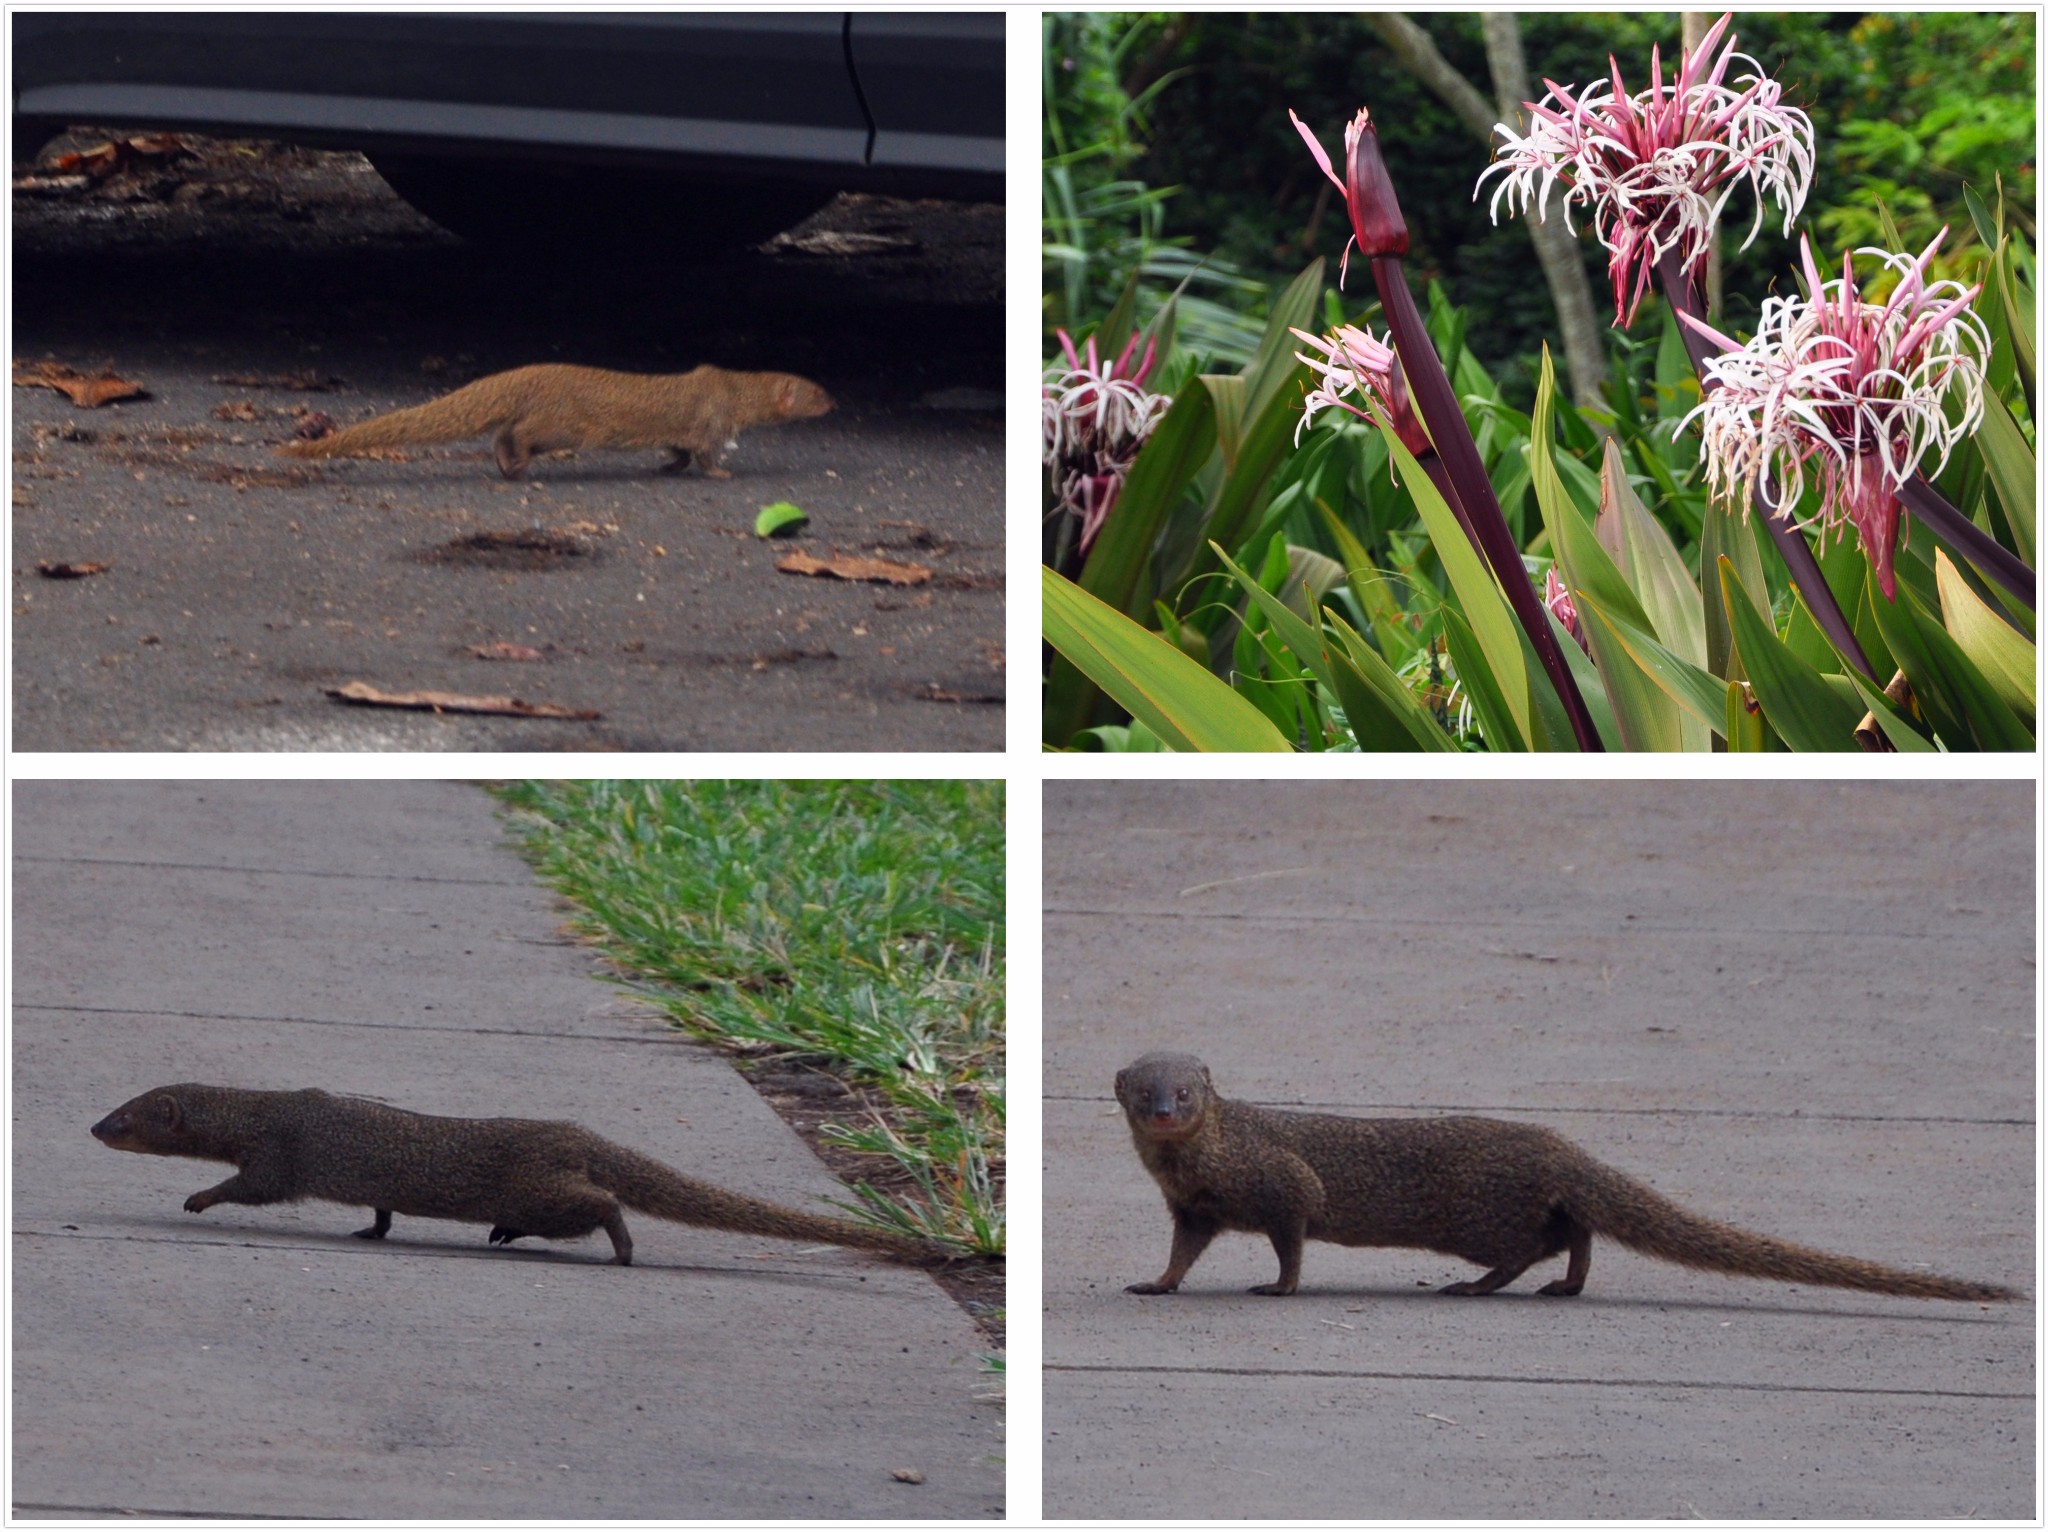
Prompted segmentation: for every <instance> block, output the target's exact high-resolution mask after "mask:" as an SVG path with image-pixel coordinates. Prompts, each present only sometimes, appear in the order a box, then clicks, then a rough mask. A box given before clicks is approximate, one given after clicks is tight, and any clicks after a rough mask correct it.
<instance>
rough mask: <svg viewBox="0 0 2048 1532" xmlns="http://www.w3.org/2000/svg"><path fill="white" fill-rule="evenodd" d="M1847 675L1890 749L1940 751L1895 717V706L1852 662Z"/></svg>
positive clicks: (1905, 752)
mask: <svg viewBox="0 0 2048 1532" xmlns="http://www.w3.org/2000/svg"><path fill="white" fill-rule="evenodd" d="M1848 676H1849V684H1850V685H1852V686H1854V687H1855V688H1856V691H1857V694H1858V695H1859V696H1861V697H1862V698H1863V704H1864V706H1865V707H1867V708H1869V709H1870V713H1871V716H1872V717H1874V718H1875V719H1876V720H1877V727H1878V729H1879V730H1880V731H1881V732H1882V733H1883V734H1884V737H1885V738H1886V739H1888V740H1890V741H1891V746H1892V749H1894V750H1896V751H1898V752H1899V754H1901V755H1938V754H1940V752H1939V751H1938V750H1936V749H1935V748H1934V746H1933V745H1931V744H1930V743H1928V741H1927V740H1926V739H1925V738H1924V737H1923V736H1922V735H1921V733H1920V731H1919V730H1918V729H1916V728H1914V727H1913V726H1912V725H1911V724H1910V723H1908V722H1906V720H1905V719H1904V718H1902V717H1900V716H1899V711H1898V709H1897V708H1895V707H1893V706H1892V700H1891V698H1889V697H1887V696H1886V695H1885V694H1884V693H1883V692H1881V691H1879V690H1878V689H1877V688H1876V687H1875V686H1873V685H1872V684H1871V682H1870V679H1869V678H1868V677H1867V676H1865V675H1864V674H1863V673H1862V672H1861V671H1859V670H1858V669H1857V668H1856V667H1855V666H1854V665H1851V666H1850V667H1849V670H1848Z"/></svg>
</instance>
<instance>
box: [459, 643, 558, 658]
mask: <svg viewBox="0 0 2048 1532" xmlns="http://www.w3.org/2000/svg"><path fill="white" fill-rule="evenodd" d="M469 652H470V653H471V654H473V655H475V656H476V657H477V658H478V659H480V660H538V659H543V658H545V656H544V655H542V653H541V652H540V651H539V650H538V649H535V648H533V647H532V646H531V645H529V644H505V643H497V644H471V645H470V646H469Z"/></svg>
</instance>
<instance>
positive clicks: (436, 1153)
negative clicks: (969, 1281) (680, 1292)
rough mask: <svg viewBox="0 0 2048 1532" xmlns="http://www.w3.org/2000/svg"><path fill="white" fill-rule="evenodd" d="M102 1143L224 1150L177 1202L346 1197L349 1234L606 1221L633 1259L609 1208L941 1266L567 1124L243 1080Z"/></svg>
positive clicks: (147, 1150)
mask: <svg viewBox="0 0 2048 1532" xmlns="http://www.w3.org/2000/svg"><path fill="white" fill-rule="evenodd" d="M92 1133H93V1137H94V1138H97V1139H98V1140H99V1141H100V1142H101V1143H103V1144H105V1145H107V1147H109V1148H110V1149H130V1150H133V1151H135V1152H136V1153H138V1154H169V1155H177V1156H180V1157H182V1158H184V1159H191V1160H220V1161H223V1162H225V1163H227V1164H229V1165H233V1166H234V1167H235V1172H236V1173H235V1174H234V1175H232V1176H229V1177H228V1178H227V1179H226V1180H225V1181H223V1182H221V1183H220V1185H218V1186H209V1187H208V1188H207V1189H206V1190H205V1191H202V1192H194V1193H193V1194H192V1195H191V1196H189V1197H187V1198H186V1199H185V1211H186V1212H188V1213H203V1212H205V1211H206V1210H207V1209H208V1208H210V1207H212V1206H213V1205H214V1204H215V1203H217V1202H239V1203H246V1204H250V1205H254V1206H260V1205H262V1204H264V1203H266V1202H298V1201H301V1200H303V1199H305V1198H309V1197H311V1198H317V1199H319V1200H320V1201H323V1202H352V1203H356V1204H358V1205H360V1206H363V1207H367V1208H370V1209H372V1210H373V1211H374V1212H375V1213H376V1222H375V1223H373V1224H371V1225H370V1227H369V1228H367V1229H357V1230H356V1231H355V1234H356V1237H357V1238H358V1239H382V1238H383V1237H384V1236H385V1234H386V1233H388V1232H389V1230H390V1228H391V1215H392V1214H393V1213H404V1214H405V1215H406V1216H407V1217H409V1218H453V1219H457V1220H459V1221H461V1222H463V1223H487V1224H489V1225H491V1234H490V1242H491V1243H492V1244H494V1245H504V1244H510V1243H511V1242H512V1241H513V1240H515V1239H526V1238H528V1237H533V1238H538V1239H576V1238H578V1237H579V1236H581V1235H585V1234H589V1233H592V1232H594V1231H595V1230H598V1229H603V1230H604V1231H605V1233H607V1234H609V1235H610V1236H611V1239H612V1261H613V1264H615V1265H619V1266H630V1265H632V1264H633V1241H632V1239H631V1237H630V1236H628V1235H627V1233H626V1220H625V1217H624V1215H623V1214H622V1213H621V1211H620V1209H621V1208H622V1207H629V1208H633V1209H636V1210H637V1211H639V1212H642V1213H652V1214H653V1215H654V1216H655V1217H656V1218H666V1219H669V1220H671V1221H672V1222H675V1223H691V1224H700V1225H702V1226H704V1227H706V1228H711V1229H730V1230H733V1231H734V1232H736V1233H740V1234H772V1235H774V1236H776V1237H777V1238H779V1239H807V1240H821V1241H824V1242H826V1243H829V1244H834V1245H851V1246H853V1247H854V1248H855V1249H858V1250H874V1251H879V1252H881V1253H883V1254H886V1255H893V1256H896V1257H899V1258H901V1259H905V1260H910V1261H920V1262H923V1261H942V1260H945V1259H947V1258H948V1256H949V1255H950V1252H949V1251H947V1250H946V1249H945V1248H944V1247H942V1246H939V1245H936V1244H928V1243H926V1242H925V1241H923V1240H918V1239H912V1238H909V1237H908V1236H905V1235H898V1234H890V1233H887V1232H885V1231H883V1230H880V1229H865V1228H862V1227H861V1226H860V1225H859V1224H855V1223H848V1222H845V1221H844V1220H842V1219H838V1218H825V1217H821V1216H819V1215H817V1214H815V1213H800V1212H797V1211H796V1210H794V1209H793V1208H784V1207H777V1206H776V1205H775V1204H774V1203H772V1202H761V1201H757V1200H756V1199H755V1198H752V1197H743V1196H741V1195H740V1194H739V1193H737V1192H728V1191H723V1190H721V1189H720V1188H718V1187H716V1186H712V1185H710V1184H709V1183H707V1182H704V1181H697V1180H693V1179H692V1178H691V1177H689V1176H686V1175H683V1174H681V1173H680V1172H678V1171H674V1170H671V1169H669V1168H668V1166H666V1165H664V1164H662V1163H661V1162H660V1161H659V1160H653V1159H649V1158H648V1157H647V1156H646V1155H644V1154H638V1153H636V1152H634V1151H633V1150H631V1149H626V1148H622V1147H621V1146H619V1145H618V1144H614V1143H612V1142H611V1141H610V1140H608V1139H603V1138H599V1137H598V1136H597V1135H596V1134H595V1133H592V1132H591V1131H590V1130H589V1129H588V1128H582V1127H578V1126H577V1125H576V1124H575V1123H573V1122H536V1121H531V1120H529V1119H526V1118H520V1117H476V1118H472V1117H429V1116H427V1115H425V1114H424V1113H420V1112H408V1111H404V1110H402V1109H400V1108H398V1107H395V1106H385V1105H383V1104H382V1103H380V1102H376V1101H365V1100H362V1099H361V1098H360V1097H356V1096H331V1095H329V1094H328V1093H327V1092H326V1091H324V1090H295V1091H282V1090H240V1089H237V1088H236V1087H234V1086H230V1085H164V1086H160V1087H158V1088H157V1089H156V1090H152V1091H145V1092H143V1093H142V1094H141V1095H140V1096H137V1097H136V1098H135V1099H134V1100H133V1101H130V1102H128V1103H127V1104H126V1105H123V1106H119V1107H116V1108H115V1109H114V1110H113V1111H111V1112H109V1113H108V1114H107V1115H106V1116H105V1117H103V1118H101V1119H100V1120H99V1121H98V1122H96V1123H94V1124H93V1126H92Z"/></svg>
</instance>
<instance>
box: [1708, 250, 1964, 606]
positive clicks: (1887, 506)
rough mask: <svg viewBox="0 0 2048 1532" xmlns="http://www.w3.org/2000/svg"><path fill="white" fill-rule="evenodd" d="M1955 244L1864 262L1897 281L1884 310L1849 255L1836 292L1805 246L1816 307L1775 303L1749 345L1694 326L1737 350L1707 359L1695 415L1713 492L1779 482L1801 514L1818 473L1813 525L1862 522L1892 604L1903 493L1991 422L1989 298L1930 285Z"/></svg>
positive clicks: (1954, 285) (1783, 501)
mask: <svg viewBox="0 0 2048 1532" xmlns="http://www.w3.org/2000/svg"><path fill="white" fill-rule="evenodd" d="M1947 235H1948V230H1947V229H1945V228H1944V229H1943V230H1942V231H1941V233H1939V234H1937V235H1935V236H1934V241H1933V243H1932V244H1930V245H1928V247H1927V248H1926V249H1925V250H1923V251H1921V252H1920V254H1919V256H1918V257H1914V256H1908V255H1896V254H1893V253H1892V252H1891V251H1889V250H1880V249H1872V248H1864V249H1860V250H1857V251H1855V252H1854V253H1855V254H1856V255H1874V256H1876V257H1877V258H1878V260H1879V261H1880V262H1882V263H1883V265H1884V267H1885V269H1886V270H1888V271H1890V272H1893V273H1895V274H1896V275H1897V277H1898V285H1897V286H1896V287H1895V288H1893V290H1892V295H1891V297H1890V299H1888V300H1887V301H1886V302H1884V303H1867V302H1865V301H1864V300H1863V298H1862V296H1861V294H1860V293H1859V292H1858V290H1857V286H1856V273H1855V271H1854V269H1853V267H1852V266H1851V264H1850V260H1851V258H1850V256H1849V255H1844V256H1843V257H1842V275H1841V276H1840V277H1839V278H1838V279H1836V280H1834V281H1830V282H1823V281H1822V280H1821V278H1820V272H1819V271H1818V270H1817V269H1816V268H1815V266H1814V263H1813V251H1812V249H1811V248H1810V247H1809V246H1808V244H1807V242H1806V238H1805V236H1804V235H1802V236H1801V237H1800V240H1799V259H1800V263H1801V265H1802V266H1803V267H1804V274H1805V281H1806V294H1805V296H1804V297H1797V296H1795V297H1789V298H1766V299H1765V300H1764V305H1763V312H1762V314H1761V316H1760V317H1759V319H1758V321H1757V332H1756V335H1755V337H1754V338H1753V339H1752V340H1751V341H1750V342H1749V344H1748V345H1746V346H1743V345H1738V344H1737V343H1736V342H1735V341H1733V340H1730V339H1729V338H1728V337H1727V336H1725V335H1723V334H1721V332H1720V331H1718V330H1716V329H1714V328H1713V327H1712V326H1710V325H1707V324H1704V323H1702V322H1701V321H1699V320H1697V319H1695V318H1693V316H1692V315H1690V314H1687V315H1685V316H1684V318H1685V322H1686V323H1687V324H1689V325H1690V326H1692V328H1693V329H1695V330H1697V331H1698V332H1699V333H1700V334H1701V335H1704V336H1706V337H1707V339H1709V340H1711V341H1713V342H1715V343H1716V344H1718V345H1721V346H1723V347H1725V348H1727V349H1726V350H1724V351H1723V352H1722V354H1721V355H1719V356H1716V357H1709V358H1708V359H1707V360H1706V362H1705V364H1704V368H1703V374H1704V377H1705V380H1706V382H1707V384H1708V393H1707V396H1706V398H1705V399H1704V400H1703V401H1702V402H1701V403H1700V404H1699V405H1698V407H1696V408H1695V409H1694V410H1693V411H1692V412H1691V414H1689V415H1687V416H1686V417H1685V422H1690V421H1692V420H1695V419H1697V420H1699V421H1700V434H1701V456H1702V457H1703V458H1704V460H1705V463H1706V472H1707V482H1708V484H1709V485H1710V486H1711V488H1712V489H1713V491H1714V492H1715V493H1716V494H1718V495H1721V496H1723V497H1725V498H1728V499H1743V500H1744V501H1745V503H1746V497H1747V496H1748V494H1749V493H1750V492H1751V491H1752V490H1753V489H1755V488H1757V487H1759V486H1760V485H1761V484H1762V483H1763V481H1764V480H1765V478H1766V477H1768V478H1772V479H1775V480H1776V497H1777V501H1778V504H1779V506H1780V508H1781V510H1782V511H1783V513H1785V514H1788V515H1789V514H1790V512H1791V509H1792V507H1793V506H1795V505H1796V504H1797V503H1798V501H1799V497H1800V495H1801V493H1802V492H1803V491H1804V489H1805V487H1806V471H1807V466H1808V464H1809V463H1811V464H1813V465H1815V467H1816V470H1817V474H1818V478H1819V481H1820V483H1819V488H1820V509H1819V511H1818V512H1817V514H1816V515H1815V516H1814V517H1813V518H1811V520H1813V521H1817V522H1818V523H1819V524H1820V525H1821V527H1822V529H1823V536H1825V534H1826V530H1827V529H1830V528H1832V529H1835V530H1836V531H1837V532H1838V533H1839V532H1841V531H1842V529H1844V528H1846V527H1847V526H1849V525H1854V527H1855V528H1856V533H1857V536H1858V537H1859V538H1860V539H1861V540H1862V543H1863V551H1864V553H1865V554H1866V555H1868V557H1869V558H1870V560H1871V562H1872V563H1873V564H1874V565H1875V566H1876V568H1877V582H1878V585H1879V586H1880V587H1881V588H1882V589H1883V591H1884V593H1885V597H1886V599H1888V600H1889V599H1891V598H1893V597H1894V596H1896V595H1897V592H1898V587H1897V582H1896V580H1895V578H1894V575H1893V567H1892V559H1893V553H1894V551H1895V550H1896V548H1897V545H1898V535H1899V486H1900V485H1902V484H1903V483H1905V481H1906V480H1907V479H1909V478H1911V477H1912V476H1913V474H1914V473H1916V472H1919V471H1921V470H1922V469H1923V467H1924V469H1925V471H1926V473H1927V474H1929V475H1930V476H1932V475H1935V474H1938V473H1940V472H1941V469H1942V467H1943V465H1944V464H1946V463H1947V462H1948V455H1949V453H1950V452H1951V451H1952V450H1953V449H1954V447H1955V445H1956V443H1957V442H1959V441H1961V440H1963V439H1964V438H1965V437H1967V436H1969V435H1970V433H1971V432H1973V431H1974V430H1975V429H1976V428H1977V426H1978V425H1979V424H1980V423H1981V422H1982V421H1983V418H1984V368H1985V363H1986V361H1987V359H1988V358H1989V357H1990V355H1991V336H1990V333H1989V332H1988V331H1987V330H1986V329H1985V327H1984V322H1983V320H1981V319H1979V318H1978V317H1977V316H1976V314H1975V313H1973V312H1972V311H1971V309H1970V300H1971V299H1973V298H1975V297H1976V296H1977V293H1978V291H1979V289H1978V288H1975V287H1970V288H1965V287H1964V286H1963V285H1962V284H1961V283H1959V282H1951V281H1940V282H1929V281H1927V280H1926V274H1927V263H1928V262H1929V261H1931V260H1932V259H1933V258H1934V252H1935V251H1936V250H1938V249H1939V248H1940V247H1941V242H1942V240H1943V239H1944V238H1946V237H1947ZM1951 400H1954V401H1955V408H1954V411H1953V413H1952V412H1951V408H1950V401H1951ZM1685 422H1681V424H1684V423H1685ZM1930 456H1931V457H1932V458H1933V461H1932V462H1931V463H1929V462H1928V461H1927V459H1928V458H1929V457H1930Z"/></svg>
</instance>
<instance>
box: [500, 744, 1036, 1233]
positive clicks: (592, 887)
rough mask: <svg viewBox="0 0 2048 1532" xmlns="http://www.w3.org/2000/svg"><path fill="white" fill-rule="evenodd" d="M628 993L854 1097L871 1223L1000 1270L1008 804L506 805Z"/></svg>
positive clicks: (761, 797) (832, 1135) (807, 800)
mask: <svg viewBox="0 0 2048 1532" xmlns="http://www.w3.org/2000/svg"><path fill="white" fill-rule="evenodd" d="M492 791H493V793H494V794H495V795H496V796H497V798H498V800H499V801H500V803H502V804H503V805H504V806H505V808H506V809H507V811H508V817H509V820H510V823H511V826H512V829H513V832H514V834H515V835H516V836H517V838H518V842H519V845H520V848H521V849H522V851H524V853H525V854H526V856H527V858H528V860H530V861H531V862H532V863H533V865H534V867H535V868H536V870H537V871H538V872H539V874H540V876H541V877H542V878H543V879H545V880H546V881H547V882H548V883H549V884H550V885H551V886H552V887H554V888H555V889H556V890H557V891H558V892H560V893H562V894H563V895H565V896H566V897H568V898H569V899H570V900H572V901H574V903H575V904H576V905H577V907H578V911H579V913H578V914H577V915H576V917H575V919H574V922H573V924H574V926H575V928H576V930H577V931H578V933H579V934H581V935H583V936H585V937H587V938H588V939H590V940H591V941H592V942H594V943H595V944H596V945H597V946H598V947H600V948H601V949H602V950H603V951H604V952H605V953H606V954H607V955H609V956H610V957H611V958H612V959H613V960H614V961H615V962H616V963H617V964H618V965H619V967H620V969H621V970H622V972H623V974H624V977H623V978H622V980H621V981H620V982H622V983H623V984H625V985H626V986H627V987H628V988H630V989H632V990H633V991H634V992H635V993H636V994H639V995H641V996H642V997H644V998H645V999H646V1000H648V1001H649V1002H650V1003H652V1004H654V1005H656V1006H658V1007H660V1008H661V1010H662V1011H664V1012H665V1013H666V1014H667V1015H668V1016H669V1018H670V1019H671V1020H672V1022H673V1023H674V1024H675V1025H676V1026H677V1027H679V1028H680V1029H682V1030H683V1031H686V1032H688V1033H689V1034H690V1035H691V1036H693V1037H698V1038H702V1039H704V1040H705V1041H707V1042H711V1043H715V1044H717V1045H718V1046H720V1047H722V1048H724V1049H726V1050H728V1051H730V1052H732V1053H735V1054H739V1055H742V1056H744V1057H748V1058H753V1059H764V1058H776V1059H784V1060H790V1061H797V1062H802V1063H804V1064H807V1065H814V1066H816V1067H819V1068H822V1069H825V1070H828V1071H830V1072H831V1073H833V1074H836V1075H838V1076H840V1077H842V1078H843V1079H845V1080H846V1081H848V1082H849V1083H850V1084H851V1085H852V1086H854V1087H856V1088H857V1089H859V1090H860V1091H861V1092H862V1094H863V1096H864V1097H865V1099H866V1100H867V1101H868V1103H869V1106H870V1110H869V1111H868V1113H867V1120H866V1121H865V1122H857V1123H853V1124H850V1125H842V1126H837V1127H827V1128H826V1129H824V1130H823V1131H824V1135H825V1136H826V1137H827V1138H828V1139H830V1140H831V1141H832V1142H834V1143H835V1144H837V1145H838V1146H840V1147H842V1148H845V1149H848V1150H852V1151H855V1152H858V1153H860V1154H865V1155H877V1156H880V1157H882V1159H883V1160H884V1161H886V1163H887V1165H888V1166H889V1167H891V1168H892V1170H893V1171H894V1174H892V1175H891V1176H890V1177H889V1178H888V1179H889V1180H890V1181H891V1183H892V1187H893V1192H892V1193H891V1194H885V1193H883V1192H881V1191H878V1190H877V1189H876V1188H874V1187H873V1186H870V1185H868V1184H866V1183H865V1182H861V1183H858V1184H856V1185H855V1187H854V1189H853V1190H854V1196H855V1198H856V1201H855V1202H854V1203H851V1204H843V1206H845V1208H846V1210H847V1212H848V1213H849V1214H850V1215H851V1216H853V1217H856V1218H858V1219H861V1220H862V1221H863V1222H866V1223H870V1224H874V1225H877V1226H879V1227H883V1228H890V1229H896V1230H899V1231H901V1232H903V1233H909V1234H916V1235H920V1236H922V1237H924V1238H927V1239H936V1240H940V1241H943V1242H945V1243H948V1244H951V1245H953V1246H954V1247H955V1248H957V1249H960V1250H962V1251H973V1252H978V1253H982V1254H997V1253H999V1252H1001V1250H1002V1249H1003V1235H1004V1229H1003V1205H1002V1178H1003V1116H1004V1083H1005V1082H1004V1052H1003V979H1004V924H1003V855H1004V845H1005V842H1004V835H1003V784H1002V783H1000V782H978V781H977V782H950V781H940V782H794V781H790V782H783V781H771V782H753V781H747V782H518V783H508V784H499V785H497V786H495V787H493V788H492Z"/></svg>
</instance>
